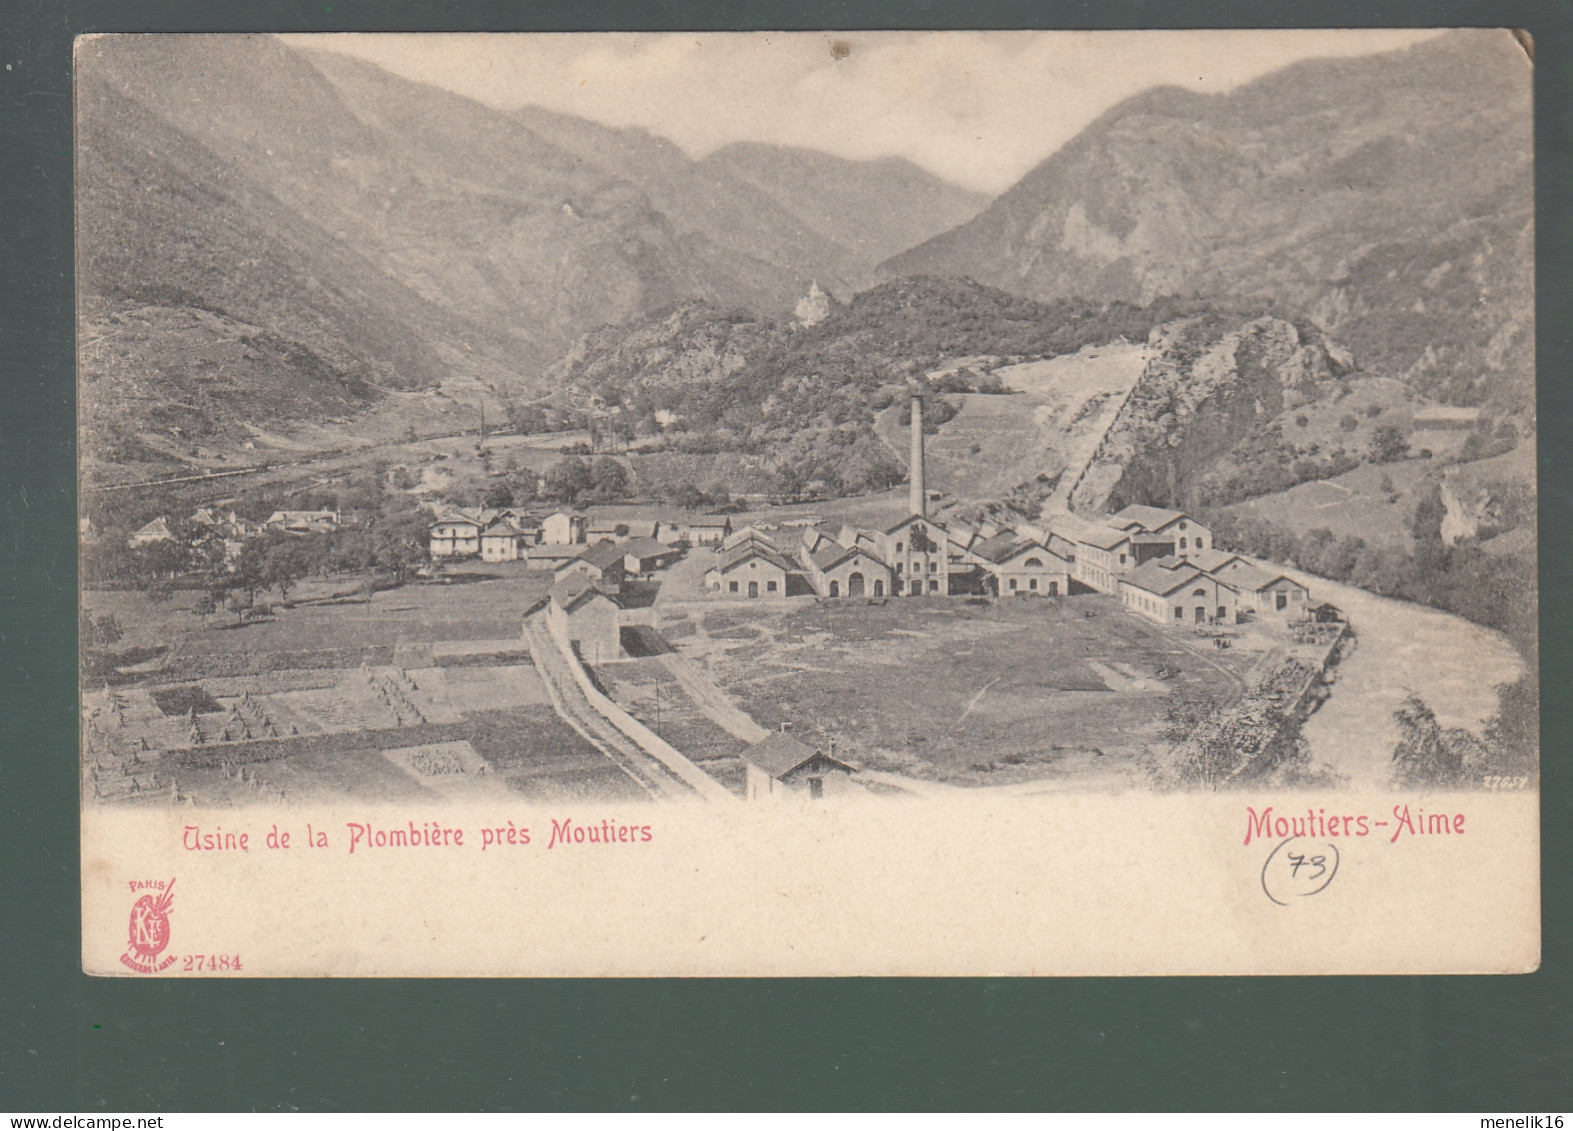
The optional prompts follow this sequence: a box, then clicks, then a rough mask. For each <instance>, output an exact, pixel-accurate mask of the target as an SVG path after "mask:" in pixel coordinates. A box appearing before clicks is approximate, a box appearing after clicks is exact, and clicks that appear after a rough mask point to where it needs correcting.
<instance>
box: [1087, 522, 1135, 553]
mask: <svg viewBox="0 0 1573 1131" xmlns="http://www.w3.org/2000/svg"><path fill="white" fill-rule="evenodd" d="M1129 540H1130V535H1129V534H1127V533H1126V532H1125V531H1123V530H1115V529H1114V528H1113V527H1112V526H1087V527H1085V528H1083V530H1082V531H1081V532H1080V533H1079V534H1078V535H1077V536H1076V541H1077V542H1079V543H1081V544H1083V545H1086V546H1096V547H1097V548H1098V549H1100V550H1112V549H1114V547H1116V546H1118V545H1119V544H1120V543H1121V542H1125V541H1129Z"/></svg>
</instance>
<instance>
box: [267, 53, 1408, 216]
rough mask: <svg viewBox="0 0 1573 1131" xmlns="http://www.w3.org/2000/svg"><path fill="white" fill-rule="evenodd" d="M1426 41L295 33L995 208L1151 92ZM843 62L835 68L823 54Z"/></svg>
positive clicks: (488, 92)
mask: <svg viewBox="0 0 1573 1131" xmlns="http://www.w3.org/2000/svg"><path fill="white" fill-rule="evenodd" d="M1435 34H1437V32H1435V31H1429V30H1416V29H1398V30H1359V31H1200V32H1198V31H1130V32H1121V31H1065V32H836V33H822V32H795V33H754V34H726V33H722V34H716V33H708V34H682V33H672V34H625V33H588V34H584V33H581V34H542V33H526V34H424V35H293V36H285V37H284V39H285V40H286V41H287V42H290V43H299V44H302V45H308V46H314V47H326V48H329V49H331V50H335V51H340V52H343V53H345V54H348V55H355V56H358V57H360V58H362V59H367V60H370V61H371V62H374V63H378V64H381V65H382V66H384V67H386V68H387V69H388V70H390V71H393V72H394V73H396V74H399V75H403V76H405V77H407V78H411V79H417V80H420V81H422V82H428V83H432V84H434V85H437V86H441V87H444V88H446V89H448V90H451V91H454V92H456V93H458V94H462V95H465V96H467V97H470V98H473V99H475V100H477V101H479V102H483V103H486V104H487V105H490V106H494V107H498V108H502V109H512V108H516V107H519V106H525V105H532V104H533V105H537V106H543V107H546V108H547V109H551V110H557V111H561V112H563V113H568V114H576V115H578V116H580V117H584V118H589V119H592V120H594V121H597V122H602V123H605V124H607V125H612V126H643V127H644V128H646V129H648V130H649V131H650V132H652V133H655V134H659V135H661V136H663V137H666V138H669V139H671V140H672V141H674V142H676V143H677V144H678V145H679V146H681V147H682V148H683V149H684V150H685V151H687V152H688V153H689V154H690V155H691V156H693V157H703V156H704V155H705V154H707V153H710V152H711V151H713V150H715V149H718V148H720V147H721V146H723V145H726V144H729V143H731V142H734V141H761V142H771V143H775V144H780V145H792V146H800V147H803V148H808V149H820V150H824V151H825V152H828V153H833V154H836V155H837V156H840V157H847V158H853V159H865V158H876V157H886V156H900V157H906V158H908V159H909V160H912V161H914V162H916V163H917V164H919V165H921V166H923V167H924V168H926V169H929V170H930V171H931V172H934V173H936V174H938V175H939V176H941V177H944V178H946V179H948V180H951V181H953V182H955V183H956V184H960V185H965V186H967V187H968V188H974V189H981V190H983V191H985V192H989V193H999V192H1002V191H1004V190H1005V189H1007V188H1009V187H1010V186H1011V185H1012V184H1014V183H1015V182H1016V181H1017V180H1018V179H1019V178H1020V177H1021V176H1022V174H1024V173H1026V172H1027V170H1029V169H1031V168H1032V167H1033V166H1034V165H1036V164H1037V163H1038V162H1040V161H1042V160H1043V158H1045V157H1047V156H1048V155H1049V154H1050V153H1052V152H1053V151H1054V150H1055V149H1057V148H1058V147H1059V146H1060V145H1062V144H1064V143H1065V142H1066V141H1069V140H1070V139H1071V138H1072V137H1074V136H1075V134H1076V133H1077V132H1078V131H1080V130H1081V129H1082V127H1084V126H1086V125H1087V124H1088V123H1089V122H1091V121H1092V120H1093V119H1094V118H1096V117H1097V116H1098V115H1099V114H1100V113H1102V112H1103V111H1104V110H1106V109H1108V108H1109V107H1110V106H1112V105H1113V104H1114V103H1116V102H1118V101H1120V100H1121V99H1122V98H1125V97H1127V96H1129V95H1131V94H1134V93H1136V92H1137V91H1140V90H1144V89H1146V88H1147V87H1150V86H1156V85H1160V84H1165V83H1168V84H1173V85H1176V86H1183V87H1187V88H1189V89H1191V90H1197V91H1204V92H1210V93H1217V92H1223V91H1228V90H1232V89H1233V88H1234V87H1236V86H1238V85H1240V84H1241V83H1244V82H1249V81H1250V80H1251V79H1254V78H1257V77H1259V76H1261V75H1263V74H1266V73H1267V72H1269V71H1272V70H1276V69H1277V68H1279V67H1282V66H1284V65H1286V64H1288V63H1292V62H1294V61H1295V60H1297V59H1303V58H1307V57H1311V56H1332V55H1366V54H1371V53H1374V52H1377V51H1388V50H1391V49H1393V48H1397V47H1403V46H1406V45H1408V44H1410V43H1414V42H1417V41H1419V40H1421V39H1425V38H1428V37H1430V36H1432V35H1435ZM838 42H840V43H844V44H845V45H847V46H849V47H850V48H851V50H850V52H848V53H846V54H845V56H844V57H842V58H837V57H835V55H833V54H832V50H831V49H832V45H833V44H836V43H838Z"/></svg>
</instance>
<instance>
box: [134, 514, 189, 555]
mask: <svg viewBox="0 0 1573 1131" xmlns="http://www.w3.org/2000/svg"><path fill="white" fill-rule="evenodd" d="M176 540H177V539H176V538H175V532H174V531H172V530H171V529H170V528H169V517H168V516H167V515H162V514H161V515H159V516H158V517H157V518H155V519H154V520H153V521H152V522H150V523H148V524H147V525H146V526H143V527H141V528H140V529H138V530H135V531H133V532H132V534H131V537H129V538H127V539H126V545H128V546H130V547H131V548H132V549H133V550H134V549H136V548H137V547H138V546H147V545H149V544H151V543H153V542H174V541H176Z"/></svg>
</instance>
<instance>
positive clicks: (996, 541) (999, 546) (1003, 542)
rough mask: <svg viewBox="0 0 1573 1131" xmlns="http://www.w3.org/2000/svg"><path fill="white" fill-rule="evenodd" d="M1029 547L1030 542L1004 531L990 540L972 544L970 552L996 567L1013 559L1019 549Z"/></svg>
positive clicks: (986, 539)
mask: <svg viewBox="0 0 1573 1131" xmlns="http://www.w3.org/2000/svg"><path fill="white" fill-rule="evenodd" d="M1030 545H1032V543H1031V542H1027V541H1024V540H1023V539H1021V538H1018V537H1016V535H1015V534H1014V533H1012V532H1011V531H1008V530H1006V531H1003V532H1001V533H999V534H996V535H994V536H993V537H992V538H985V539H984V540H983V541H981V542H978V543H976V544H974V545H973V546H972V552H973V553H974V554H976V555H978V557H980V558H984V559H986V560H988V561H991V562H993V563H994V564H995V565H998V564H999V563H1000V562H1003V561H1005V560H1006V559H1008V558H1012V557H1014V556H1015V555H1016V551H1017V550H1018V549H1019V548H1024V547H1026V546H1030Z"/></svg>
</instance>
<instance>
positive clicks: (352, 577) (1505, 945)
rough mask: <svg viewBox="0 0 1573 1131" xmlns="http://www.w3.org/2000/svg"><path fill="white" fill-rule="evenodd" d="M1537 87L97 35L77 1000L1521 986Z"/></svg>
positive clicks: (939, 42) (499, 42) (674, 42)
mask: <svg viewBox="0 0 1573 1131" xmlns="http://www.w3.org/2000/svg"><path fill="white" fill-rule="evenodd" d="M1531 60H1532V51H1531V44H1530V43H1529V42H1528V41H1527V39H1526V38H1525V37H1522V36H1518V35H1515V34H1514V33H1513V32H1511V31H1508V30H1444V29H1435V30H1417V29H1404V30H1391V31H1376V30H1366V31H1217V32H1202V31H1186V32H1179V31H1170V32H1077V33H1061V32H1010V33H963V32H941V33H854V34H836V33H824V34H820V33H814V34H808V33H794V34H773V33H772V34H765V33H751V34H671V35H654V34H638V35H634V34H565V35H544V34H522V35H497V34H487V35H321V36H250V35H248V36H228V35H141V36H138V35H126V36H118V35H117V36H91V37H86V38H83V39H82V40H80V41H79V42H78V45H77V53H76V67H77V85H76V99H77V102H76V177H77V179H76V188H75V194H76V209H77V212H76V215H77V248H78V264H77V266H78V318H79V322H78V335H79V336H78V350H79V354H78V356H79V409H78V412H79V416H78V420H79V435H80V515H79V525H80V544H81V585H82V593H81V615H80V624H81V689H82V691H81V748H80V758H81V790H82V849H83V865H82V866H83V873H82V910H83V938H82V954H83V964H84V967H85V969H86V970H87V971H89V972H90V973H93V974H102V975H119V976H126V977H147V976H167V977H198V976H201V977H234V976H239V977H252V976H330V975H334V976H345V975H348V976H358V975H377V976H383V975H387V976H393V975H401V976H402V975H454V976H458V975H466V976H468V975H487V976H491V975H496V976H566V975H608V976H622V975H627V976H634V975H639V976H642V975H882V974H889V975H950V974H1021V975H1031V974H1037V975H1044V974H1048V975H1057V974H1065V975H1086V974H1130V975H1141V974H1192V973H1195V974H1256V973H1260V974H1316V973H1435V972H1481V973H1486V972H1497V973H1510V972H1523V971H1529V970H1533V969H1534V968H1535V967H1536V966H1537V964H1538V962H1539V954H1540V912H1539V828H1538V823H1537V822H1538V816H1537V814H1538V800H1539V795H1538V783H1539V774H1538V759H1539V742H1538V734H1539V692H1538V686H1539V685H1538V663H1537V637H1536V631H1537V630H1536V624H1537V621H1536V618H1537V597H1536V526H1535V521H1536V518H1535V516H1536V486H1535V483H1536V480H1535V465H1536V461H1535V442H1536V439H1535V436H1536V433H1535V427H1536V416H1535V382H1534V377H1535V368H1534V328H1535V322H1534V293H1533V279H1534V208H1533V145H1532V106H1531V97H1530V90H1531V70H1532V61H1531Z"/></svg>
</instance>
